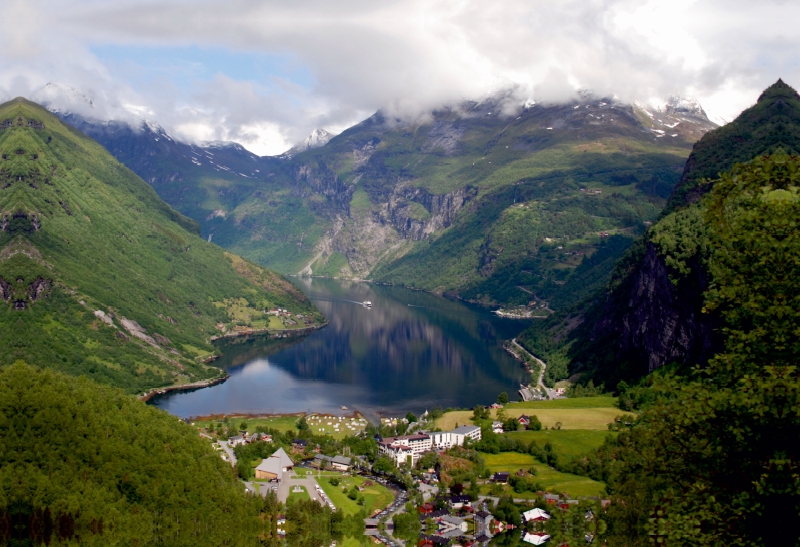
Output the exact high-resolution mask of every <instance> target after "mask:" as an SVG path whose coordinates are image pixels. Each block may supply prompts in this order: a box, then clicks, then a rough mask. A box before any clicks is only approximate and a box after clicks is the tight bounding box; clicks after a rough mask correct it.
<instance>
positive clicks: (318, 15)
mask: <svg viewBox="0 0 800 547" xmlns="http://www.w3.org/2000/svg"><path fill="white" fill-rule="evenodd" d="M3 6H4V8H3V20H4V25H3V32H2V33H0V96H2V97H0V98H4V99H8V98H13V97H15V96H18V95H23V96H26V97H33V98H41V97H42V94H41V93H42V92H41V91H38V90H41V88H42V87H43V86H44V85H45V84H47V83H48V82H58V83H60V84H62V85H63V86H67V87H69V88H74V89H75V90H77V91H79V92H80V93H81V94H83V95H86V96H87V97H90V98H91V99H92V101H93V103H94V108H93V109H92V111H93V112H94V114H95V115H96V116H98V117H101V118H124V117H130V116H132V115H133V114H134V113H135V114H136V115H143V116H146V117H147V118H148V119H152V120H155V121H158V122H159V123H161V124H162V125H164V126H165V127H167V128H168V129H169V130H171V131H172V132H174V133H176V134H177V135H178V136H181V137H183V138H186V139H194V140H234V141H237V142H240V143H241V144H243V145H244V146H246V147H247V148H249V149H250V150H252V151H254V152H256V153H258V154H278V153H280V152H283V151H285V150H286V149H288V148H289V147H290V146H291V145H292V144H294V143H296V142H298V141H300V140H302V139H303V138H304V137H305V136H307V135H308V134H309V133H310V132H311V130H312V129H313V128H315V127H326V128H329V129H333V130H341V129H343V128H345V127H347V126H349V125H352V124H353V123H355V122H358V121H360V120H362V119H364V118H365V117H367V116H369V115H371V114H372V113H373V112H374V111H376V110H377V109H379V108H382V109H385V110H387V111H390V112H393V113H395V114H397V115H398V116H403V117H415V116H419V115H420V114H421V113H424V112H425V111H427V110H429V109H431V108H434V107H437V106H442V105H445V104H448V103H453V102H457V101H460V100H463V99H465V98H476V99H477V98H481V97H482V96H485V94H486V93H488V92H490V91H491V90H493V89H498V88H503V87H507V86H510V85H512V84H516V86H517V87H516V89H517V97H518V99H519V100H520V102H524V101H526V100H535V101H537V102H552V101H564V100H569V99H570V98H571V97H572V96H574V92H575V90H576V89H582V88H585V89H592V90H594V91H595V92H596V93H599V94H607V95H616V96H617V97H618V98H620V99H622V100H634V99H638V100H649V99H654V98H659V97H666V96H668V95H671V94H675V93H677V94H682V95H687V96H694V97H696V98H698V99H699V100H700V102H701V103H702V105H703V106H704V107H705V109H706V111H707V112H708V113H709V115H711V116H712V118H715V119H716V120H721V119H726V120H730V119H732V118H734V117H735V116H736V115H737V114H738V113H739V112H740V111H741V110H742V109H743V108H746V107H747V106H749V105H751V104H753V103H754V102H755V100H756V99H757V98H758V95H759V93H760V91H761V90H762V89H763V88H764V87H766V86H768V85H769V84H771V83H773V82H774V81H775V80H777V79H778V78H779V77H781V78H783V79H784V80H785V81H786V82H787V83H789V84H791V85H794V86H798V85H800V72H799V70H798V69H800V32H797V30H796V28H795V27H796V24H797V21H800V2H789V1H777V0H775V1H769V0H760V1H751V0H708V1H692V0H670V1H665V0H660V1H649V2H648V1H628V0H563V1H560V0H504V1H503V0H501V1H500V2H488V1H486V0H384V1H381V0H283V1H272V0H264V1H260V0H246V1H245V0H224V1H215V0H188V1H183V0H158V1H154V2H145V1H129V0H101V1H97V0H4V1H3ZM37 93H38V94H37ZM58 100H60V101H62V102H65V105H64V106H67V107H71V108H73V109H74V110H78V111H80V108H81V106H80V105H79V103H70V104H66V103H67V99H65V98H64V97H62V98H60V99H58Z"/></svg>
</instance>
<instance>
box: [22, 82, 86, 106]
mask: <svg viewBox="0 0 800 547" xmlns="http://www.w3.org/2000/svg"><path fill="white" fill-rule="evenodd" d="M30 98H31V100H32V101H35V102H37V103H39V104H42V105H45V106H46V107H47V108H48V109H49V110H50V111H52V112H71V111H73V110H79V111H81V112H84V111H86V110H92V109H94V108H95V104H94V101H93V100H92V99H91V98H90V97H88V96H87V95H85V94H84V93H81V92H80V91H78V90H77V89H75V88H74V87H70V86H68V85H65V84H62V83H59V82H49V83H47V84H46V85H45V86H44V87H42V88H41V89H38V90H36V91H34V92H33V93H32V94H31V97H30Z"/></svg>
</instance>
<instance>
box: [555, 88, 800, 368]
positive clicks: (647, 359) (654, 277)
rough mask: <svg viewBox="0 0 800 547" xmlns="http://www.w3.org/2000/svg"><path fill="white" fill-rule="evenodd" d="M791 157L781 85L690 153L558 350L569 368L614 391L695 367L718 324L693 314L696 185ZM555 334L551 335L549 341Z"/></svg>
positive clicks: (797, 146) (792, 142)
mask: <svg viewBox="0 0 800 547" xmlns="http://www.w3.org/2000/svg"><path fill="white" fill-rule="evenodd" d="M777 148H783V149H785V150H788V151H791V152H793V153H797V152H798V151H800V96H798V94H797V93H796V92H795V91H794V90H793V89H792V88H791V87H789V86H787V85H786V84H785V83H783V82H782V81H780V80H779V81H778V82H777V83H775V84H774V85H773V86H771V87H770V88H768V89H767V90H765V91H764V93H763V94H762V95H761V97H760V98H759V100H758V103H757V104H756V105H755V106H753V107H751V108H749V109H748V110H746V111H744V112H743V113H742V114H741V115H740V116H739V117H738V118H737V119H736V120H734V121H733V122H732V123H730V124H728V125H726V126H724V127H721V128H719V129H716V130H714V131H711V132H709V133H707V134H706V136H704V137H703V138H702V139H701V140H700V141H699V142H698V143H697V144H696V145H695V146H694V148H693V151H692V153H691V155H690V157H689V159H688V160H687V162H686V167H685V169H684V172H683V175H682V177H681V180H680V181H679V183H678V184H677V185H676V188H675V191H674V192H673V194H672V197H671V198H670V203H669V206H668V209H667V210H666V212H665V213H664V215H665V216H664V217H663V218H662V219H661V220H660V221H659V222H658V223H657V224H655V225H654V226H653V227H652V228H650V230H648V232H647V233H646V234H645V236H644V237H643V238H642V240H641V241H640V242H639V243H637V245H635V246H634V247H633V248H632V249H631V250H630V251H629V253H628V255H627V256H626V257H625V258H624V259H623V260H622V261H621V262H620V263H619V264H618V265H617V270H616V273H615V275H614V276H613V277H612V282H611V284H610V285H609V287H608V288H607V290H606V291H605V293H604V294H603V295H602V296H601V297H600V298H597V299H595V300H594V303H593V304H591V305H590V306H589V307H588V311H587V312H586V313H585V314H583V315H584V317H585V319H586V321H585V322H584V323H583V324H582V325H581V326H580V327H579V328H577V329H575V330H574V331H572V332H571V333H569V334H568V335H567V336H566V337H565V338H564V340H565V341H568V342H569V343H570V344H571V349H570V352H569V355H570V360H571V365H570V366H571V368H572V370H573V371H575V370H585V371H590V372H592V373H593V374H594V375H595V377H596V378H599V379H601V380H606V381H612V382H615V381H616V380H619V379H622V378H630V377H636V376H640V375H642V374H646V373H648V372H652V371H653V370H655V369H656V368H658V367H660V366H663V365H666V364H668V363H672V362H676V363H678V364H680V365H695V364H704V363H705V362H706V361H707V360H708V358H709V357H711V356H712V355H713V354H714V353H715V352H716V351H717V350H718V349H719V348H720V347H721V346H720V343H721V341H720V338H719V333H718V329H719V328H720V324H721V323H720V321H719V318H718V317H716V316H715V315H709V314H706V313H704V312H703V304H704V293H705V291H706V289H708V287H709V284H710V283H711V280H710V279H709V275H708V272H707V269H706V266H705V259H706V256H707V251H706V250H705V248H704V242H705V234H704V230H703V226H704V224H703V223H704V220H703V202H702V196H704V195H705V194H706V193H707V192H708V191H709V190H710V188H711V187H712V184H711V183H704V182H703V180H704V179H706V178H713V177H715V176H716V174H718V173H721V172H726V171H728V170H730V169H731V167H733V165H734V164H736V163H739V162H745V161H749V160H751V159H753V158H754V157H756V156H758V155H760V154H764V153H768V152H771V151H774V150H775V149H777ZM558 330H559V329H557V328H556V329H555V331H558Z"/></svg>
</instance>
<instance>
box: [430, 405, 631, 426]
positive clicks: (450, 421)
mask: <svg viewBox="0 0 800 547" xmlns="http://www.w3.org/2000/svg"><path fill="white" fill-rule="evenodd" d="M505 413H506V416H513V417H515V418H517V417H519V416H522V415H523V414H525V415H528V416H532V415H535V416H536V417H537V418H539V421H541V422H542V427H547V428H551V427H553V426H555V424H556V422H561V429H593V430H607V429H608V424H610V423H612V422H613V421H614V418H616V417H617V416H620V415H623V414H625V415H630V416H633V414H631V413H630V412H623V411H621V410H619V409H618V408H614V407H611V408H609V407H605V408H540V409H524V408H508V407H506V409H505ZM491 416H492V418H496V417H497V411H496V410H492V411H491ZM468 424H472V411H470V410H456V411H453V412H447V413H445V415H444V416H442V417H441V418H439V419H438V420H436V427H439V428H441V429H443V430H445V431H446V430H449V429H454V428H455V427H457V426H459V425H468Z"/></svg>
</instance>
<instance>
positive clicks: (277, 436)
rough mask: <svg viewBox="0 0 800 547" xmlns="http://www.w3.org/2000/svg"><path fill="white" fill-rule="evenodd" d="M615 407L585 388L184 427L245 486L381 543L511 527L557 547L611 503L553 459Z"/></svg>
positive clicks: (483, 535)
mask: <svg viewBox="0 0 800 547" xmlns="http://www.w3.org/2000/svg"><path fill="white" fill-rule="evenodd" d="M498 399H499V400H501V401H506V400H507V397H506V396H505V394H501V396H500V397H499V398H498ZM620 414H621V412H620V411H619V410H618V408H617V407H616V402H615V399H614V398H612V397H586V398H583V399H565V398H561V399H559V400H551V401H532V402H525V401H520V402H510V403H501V402H497V403H494V404H492V405H490V406H487V407H481V406H478V407H475V408H473V409H471V410H467V409H446V410H442V409H433V410H432V411H426V412H424V413H423V414H422V415H421V416H419V417H417V416H414V415H413V414H412V413H408V414H407V415H406V416H405V417H392V418H390V417H383V418H381V419H380V422H379V423H378V424H373V423H371V422H369V421H368V420H367V419H366V418H365V417H364V416H362V415H360V414H358V413H357V412H355V413H353V414H351V415H345V416H334V415H325V414H316V413H311V414H302V415H288V416H270V417H253V416H242V417H237V416H231V417H228V416H225V417H221V416H218V417H209V418H206V419H202V420H196V421H194V422H193V425H195V426H196V427H197V428H198V430H199V433H200V434H201V436H203V437H205V438H207V439H209V440H210V441H213V446H214V448H215V449H217V450H218V451H219V453H220V456H221V458H222V459H223V460H224V461H226V462H228V463H229V464H230V465H231V466H232V467H233V468H234V469H236V471H237V473H238V474H239V476H240V478H241V480H242V482H243V484H244V487H245V488H246V489H247V491H249V492H251V493H252V494H254V495H261V496H275V498H276V499H277V500H278V501H279V502H281V503H284V504H286V505H287V507H288V506H290V505H291V504H292V503H295V502H296V501H297V500H300V499H305V500H308V499H310V500H314V501H316V502H318V503H320V504H323V505H326V506H328V507H329V508H330V509H331V510H332V511H335V512H342V513H343V514H345V515H349V516H352V515H360V516H359V518H361V517H363V522H364V533H365V534H366V535H369V536H372V537H373V538H374V539H375V540H376V541H379V542H382V543H384V544H386V545H420V546H434V545H452V546H464V547H470V546H476V545H481V546H484V545H491V544H493V540H494V538H497V537H498V536H501V537H505V536H508V535H511V536H514V537H515V538H516V540H518V541H519V542H520V544H530V545H542V544H545V543H550V542H553V544H554V545H558V546H559V547H560V546H563V545H577V544H579V543H580V544H581V545H586V544H587V543H591V541H592V538H594V537H595V536H596V533H597V527H598V526H599V523H601V522H602V518H601V517H602V514H603V513H604V512H605V511H606V509H607V508H608V504H609V502H608V500H606V499H605V497H604V489H603V485H602V483H600V482H597V481H595V480H593V479H590V478H588V477H582V476H578V475H575V474H570V473H567V472H564V471H560V470H559V468H560V467H563V463H564V462H565V461H566V459H567V458H566V457H567V456H571V455H573V454H576V453H577V452H579V451H580V450H582V449H585V448H586V447H588V446H599V444H601V442H602V441H601V439H602V438H603V436H606V435H609V434H613V433H609V429H608V427H606V424H607V423H612V424H613V423H615V421H616V422H618V421H619V419H620V418H619V417H618V415H620ZM601 423H602V429H605V431H603V430H602V429H601ZM579 427H580V428H581V429H579ZM587 438H590V439H591V441H590V442H587V441H586V439H587ZM542 439H547V440H545V441H544V444H539V441H540V440H542ZM579 440H580V442H578V441H579ZM575 445H580V448H579V449H578V450H576V446H575ZM566 522H569V523H570V524H569V526H567V525H566V524H565V523H566ZM287 526H288V525H287V524H286V521H285V520H284V521H283V524H282V525H281V526H280V527H279V528H278V533H279V534H286V533H287ZM564 530H568V532H569V533H565V532H564ZM498 539H499V538H498ZM516 540H515V541H516ZM503 544H504V545H505V544H516V543H508V542H507V540H504V543H503Z"/></svg>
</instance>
